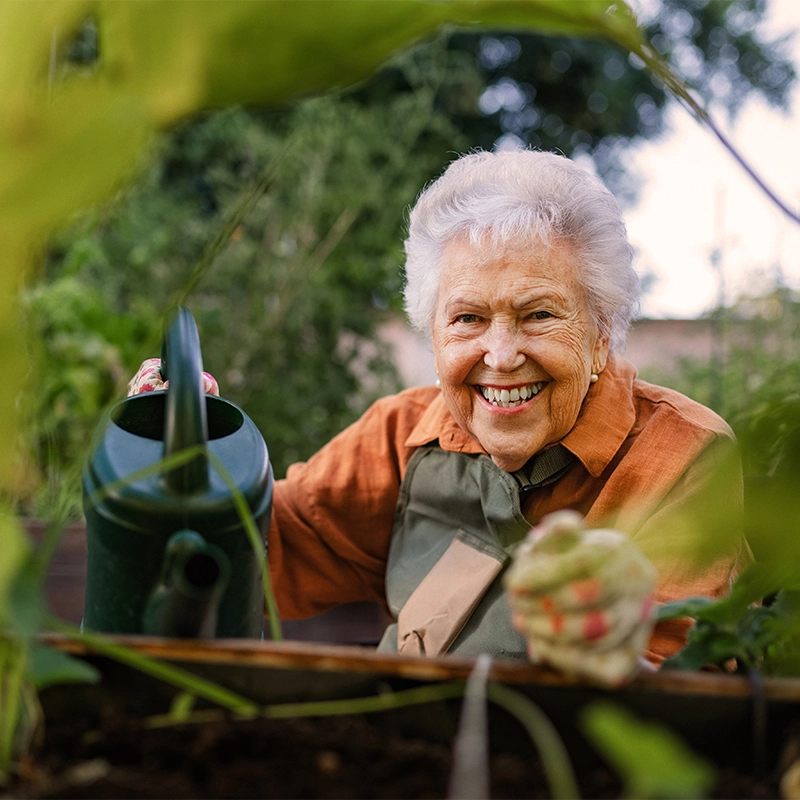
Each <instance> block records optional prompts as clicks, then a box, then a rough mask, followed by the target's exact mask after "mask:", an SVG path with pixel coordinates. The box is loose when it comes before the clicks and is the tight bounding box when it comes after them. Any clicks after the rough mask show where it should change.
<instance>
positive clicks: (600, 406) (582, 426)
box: [406, 354, 636, 477]
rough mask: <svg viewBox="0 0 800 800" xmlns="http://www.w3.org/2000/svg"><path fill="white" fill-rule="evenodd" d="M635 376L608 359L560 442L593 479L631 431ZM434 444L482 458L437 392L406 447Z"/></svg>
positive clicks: (613, 358)
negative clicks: (575, 419)
mask: <svg viewBox="0 0 800 800" xmlns="http://www.w3.org/2000/svg"><path fill="white" fill-rule="evenodd" d="M635 377H636V369H635V368H634V366H633V365H632V364H631V363H630V362H629V361H626V360H625V359H624V358H622V357H620V356H615V355H613V354H612V355H611V356H609V359H608V363H607V364H606V368H605V369H604V370H603V372H602V373H601V375H600V378H599V380H598V381H597V383H593V384H592V385H591V386H590V387H589V392H588V393H587V395H586V398H585V399H584V401H583V405H582V406H581V410H580V413H579V414H578V420H577V422H576V423H575V426H574V427H573V429H572V430H571V431H570V432H569V433H568V434H567V435H566V436H565V437H564V438H563V439H562V440H561V444H563V445H564V447H566V448H567V449H568V450H569V451H570V452H571V453H573V454H574V455H575V456H576V457H577V458H578V459H579V460H580V461H581V463H582V464H583V465H584V467H586V469H587V470H588V471H589V473H591V474H592V475H593V476H594V477H597V476H599V475H600V474H601V473H602V472H603V470H604V469H605V468H606V467H607V466H608V465H609V464H610V463H611V460H612V459H613V458H614V455H615V454H616V452H617V451H618V450H619V448H620V446H621V445H622V443H623V442H624V441H625V439H626V438H627V436H628V434H629V433H630V431H631V428H632V427H633V423H634V420H635V418H636V413H635V409H634V406H633V391H632V389H633V380H634V378H635ZM436 440H438V441H439V446H440V447H441V448H442V449H443V450H448V451H450V452H454V453H477V454H484V455H486V451H485V450H484V449H483V447H481V445H480V444H479V443H478V441H477V440H476V439H474V438H473V437H472V436H470V435H469V434H468V433H467V432H466V431H464V430H463V429H462V428H461V427H460V426H459V425H458V423H457V422H456V421H455V419H454V418H453V415H452V414H451V413H450V411H449V409H448V408H447V405H446V404H445V402H444V398H443V397H442V396H441V394H440V395H437V396H436V397H435V398H434V400H433V402H432V403H431V404H430V405H429V406H428V408H427V409H426V410H425V412H424V413H423V415H422V416H421V417H420V419H419V422H417V424H416V425H415V426H414V429H413V430H412V431H411V433H410V434H409V436H408V438H407V439H406V445H407V446H408V447H421V446H422V445H425V444H430V443H431V442H434V441H436Z"/></svg>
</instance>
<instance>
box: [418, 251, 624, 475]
mask: <svg viewBox="0 0 800 800" xmlns="http://www.w3.org/2000/svg"><path fill="white" fill-rule="evenodd" d="M431 340H432V342H433V352H434V355H435V358H436V369H437V372H438V373H439V380H440V382H441V387H442V395H443V396H444V399H445V402H446V403H447V406H448V408H449V409H450V412H451V413H452V414H453V416H454V417H455V419H456V421H457V422H458V424H459V425H460V426H461V427H462V428H463V429H464V430H465V431H467V433H469V434H471V435H472V436H474V437H475V438H476V439H477V440H478V441H479V442H480V444H481V445H482V446H483V448H484V449H485V450H486V452H487V453H489V455H490V456H491V457H492V460H493V461H494V462H495V463H496V464H497V465H498V466H499V467H500V468H501V469H504V470H507V471H509V472H511V471H514V470H517V469H520V468H521V467H522V466H523V465H524V464H525V462H526V461H528V459H529V458H530V457H531V456H532V455H533V454H534V453H537V452H539V450H541V449H542V448H543V447H545V446H546V445H548V444H552V443H555V442H558V441H559V440H560V439H562V438H563V437H564V436H566V434H567V433H569V431H570V430H571V429H572V427H573V425H574V424H575V421H576V420H577V418H578V412H579V411H580V407H581V403H582V402H583V399H584V397H585V396H586V392H587V391H588V389H589V385H590V376H591V373H592V372H596V373H599V372H601V371H602V369H603V367H605V363H606V359H607V357H608V342H607V341H606V340H604V339H602V338H601V337H600V336H599V334H598V331H597V326H596V324H595V322H594V320H593V319H592V316H591V314H590V313H589V309H588V306H587V304H586V299H585V296H584V290H583V285H582V283H581V280H580V275H579V270H578V266H577V263H576V259H575V258H574V257H573V256H572V253H571V248H570V247H569V246H568V245H566V244H563V243H556V242H554V243H553V245H552V247H550V248H546V247H536V248H532V247H519V248H513V247H508V248H506V249H504V250H501V251H499V252H497V253H496V254H495V255H493V256H492V257H491V258H490V259H488V260H487V258H486V257H485V256H484V255H482V254H481V252H480V251H479V250H476V249H475V248H473V247H472V246H471V245H470V244H469V243H468V242H465V241H463V240H457V241H455V242H453V243H451V244H450V245H449V247H448V248H447V249H446V250H445V253H444V257H443V261H442V269H441V275H440V281H439V295H438V300H437V304H436V313H435V316H434V320H433V324H432V325H431Z"/></svg>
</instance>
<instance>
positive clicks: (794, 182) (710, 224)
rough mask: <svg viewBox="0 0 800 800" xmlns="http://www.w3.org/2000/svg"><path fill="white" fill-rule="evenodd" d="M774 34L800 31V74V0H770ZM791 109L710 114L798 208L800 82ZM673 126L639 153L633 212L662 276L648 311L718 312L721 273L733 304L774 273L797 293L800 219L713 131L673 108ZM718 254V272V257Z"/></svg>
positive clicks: (643, 269) (643, 256)
mask: <svg viewBox="0 0 800 800" xmlns="http://www.w3.org/2000/svg"><path fill="white" fill-rule="evenodd" d="M767 30H769V31H770V32H771V33H776V34H779V33H788V32H791V31H797V34H796V35H795V37H794V39H793V42H792V49H791V53H792V57H793V60H794V62H795V65H796V67H797V69H798V72H800V0H769V17H768V26H767ZM798 84H799V85H796V86H795V87H794V89H793V92H792V97H791V105H790V108H789V110H788V112H787V113H783V112H781V111H779V110H774V109H771V108H770V107H769V106H768V105H767V104H766V103H764V102H763V101H761V100H760V99H751V100H749V101H748V102H747V104H746V106H745V108H744V109H743V111H742V112H741V113H740V114H739V116H738V117H737V119H736V120H735V122H734V123H733V125H732V126H731V125H730V124H729V123H728V121H727V119H726V118H725V116H724V114H721V113H719V111H717V112H716V113H713V116H714V118H715V120H716V122H717V124H718V125H720V126H721V127H722V128H723V130H725V132H726V133H727V134H728V136H729V138H731V139H732V140H733V141H734V143H735V144H736V146H737V148H738V149H739V150H740V152H741V153H742V154H743V155H744V156H745V158H746V159H747V161H748V162H749V163H750V165H751V166H752V167H753V168H754V169H755V170H756V171H757V172H758V173H759V174H760V175H761V177H762V178H763V179H764V180H765V181H766V182H767V183H768V184H769V186H770V187H771V188H772V189H773V191H775V192H776V194H778V195H779V196H780V197H781V198H782V199H783V201H784V202H785V203H786V204H787V205H790V206H791V207H792V208H793V209H794V210H795V212H798V211H800V81H799V82H798ZM668 119H669V122H670V131H669V133H667V134H666V135H665V136H663V137H662V138H661V139H659V140H658V141H657V142H650V143H645V144H643V145H642V146H640V147H639V148H638V149H636V150H635V152H634V154H633V163H632V166H633V167H634V169H635V170H636V173H637V174H640V175H642V176H643V178H645V179H646V182H645V183H644V186H643V189H642V191H641V194H640V202H639V204H638V206H637V207H636V208H634V209H631V210H630V211H628V213H627V214H626V218H627V221H628V229H629V233H630V238H631V241H632V242H633V244H634V246H635V247H636V248H637V251H638V254H639V255H638V261H637V265H638V269H639V272H640V274H646V273H650V274H652V275H653V276H654V277H655V281H654V283H653V286H652V288H651V289H650V291H649V292H648V293H647V294H646V295H645V298H644V301H643V303H642V316H651V317H678V318H685V317H694V316H698V315H700V314H702V313H704V312H706V311H708V310H710V309H712V308H713V307H714V306H715V305H716V303H717V298H718V296H719V287H720V284H719V272H721V273H722V278H723V285H724V288H725V295H726V300H727V302H731V301H732V300H734V299H736V297H738V296H739V295H740V294H742V293H749V294H758V293H759V292H761V291H766V290H768V289H769V287H770V286H771V285H774V282H775V280H776V279H779V280H782V281H783V282H784V283H785V284H787V285H789V286H791V287H793V288H797V289H798V290H800V225H797V224H796V223H793V222H792V221H791V220H790V219H789V218H788V217H786V216H785V215H783V214H782V213H781V212H780V211H779V210H778V209H777V208H776V207H775V206H773V205H772V204H771V203H770V202H769V201H768V200H767V199H766V197H765V196H764V195H763V194H762V193H761V192H760V190H759V189H758V188H757V187H756V186H755V185H754V184H753V182H752V181H751V180H750V179H749V178H748V177H747V176H746V175H745V174H744V172H743V171H742V170H741V168H740V167H739V166H738V165H737V164H736V163H735V162H734V160H733V159H732V157H731V156H730V155H728V153H727V152H726V151H725V150H724V149H723V148H722V146H721V145H720V144H719V142H718V141H717V140H716V139H715V138H714V136H713V134H712V133H711V132H710V131H708V130H706V129H705V128H703V127H702V126H701V125H699V123H697V122H695V121H694V119H693V118H692V117H691V116H690V115H689V113H688V112H687V111H685V110H683V109H682V108H680V107H678V106H677V104H674V107H673V108H672V110H671V111H670V112H669V116H668ZM715 248H717V249H719V252H720V259H719V266H720V269H719V271H717V270H715V269H714V267H713V265H712V263H711V257H710V256H711V253H712V251H713V250H714V249H715Z"/></svg>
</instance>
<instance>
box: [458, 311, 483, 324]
mask: <svg viewBox="0 0 800 800" xmlns="http://www.w3.org/2000/svg"><path fill="white" fill-rule="evenodd" d="M456 322H462V323H464V324H465V325H474V324H475V323H476V322H480V317H479V316H478V315H477V314H459V315H458V316H457V317H456Z"/></svg>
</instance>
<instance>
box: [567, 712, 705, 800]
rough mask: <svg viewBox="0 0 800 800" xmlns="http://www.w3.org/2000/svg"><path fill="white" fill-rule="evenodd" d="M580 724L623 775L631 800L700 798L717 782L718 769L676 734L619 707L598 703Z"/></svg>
mask: <svg viewBox="0 0 800 800" xmlns="http://www.w3.org/2000/svg"><path fill="white" fill-rule="evenodd" d="M581 725H582V728H583V730H584V732H585V733H586V734H587V736H588V737H589V738H590V740H591V741H592V742H593V744H594V746H595V747H596V748H597V750H598V751H599V752H600V753H601V755H603V757H604V758H605V759H606V760H607V761H608V762H609V763H610V764H611V765H612V766H613V767H614V769H616V771H617V772H618V773H619V775H620V777H621V778H622V780H623V782H624V784H625V795H626V796H627V797H636V798H640V800H648V798H700V797H705V796H706V795H707V794H708V792H709V791H710V790H711V789H712V788H713V786H714V784H715V782H716V774H715V771H714V768H713V767H712V766H711V765H710V764H709V763H708V762H706V761H705V760H704V759H702V758H700V757H699V756H697V755H696V754H695V753H693V752H692V751H691V750H690V749H689V747H688V746H687V745H686V743H685V742H684V741H683V740H682V739H681V738H680V737H679V736H677V735H676V734H675V733H674V732H673V731H671V730H669V729H668V728H666V727H664V726H662V725H657V724H654V723H651V722H644V721H642V720H640V719H637V718H636V717H635V716H633V715H632V714H630V713H629V712H628V711H626V710H624V709H623V708H620V707H619V706H615V705H612V704H610V703H596V704H593V705H591V706H589V707H588V708H586V709H585V710H584V712H583V714H582V718H581Z"/></svg>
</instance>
